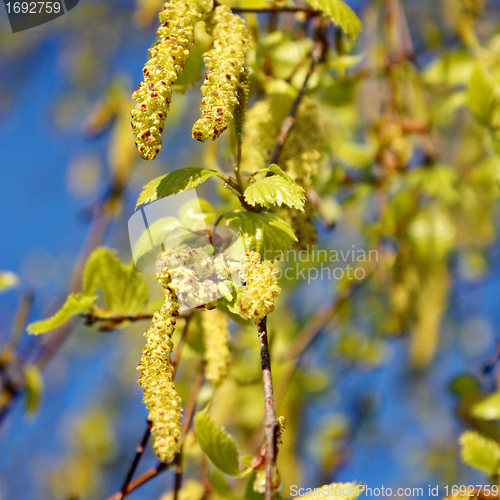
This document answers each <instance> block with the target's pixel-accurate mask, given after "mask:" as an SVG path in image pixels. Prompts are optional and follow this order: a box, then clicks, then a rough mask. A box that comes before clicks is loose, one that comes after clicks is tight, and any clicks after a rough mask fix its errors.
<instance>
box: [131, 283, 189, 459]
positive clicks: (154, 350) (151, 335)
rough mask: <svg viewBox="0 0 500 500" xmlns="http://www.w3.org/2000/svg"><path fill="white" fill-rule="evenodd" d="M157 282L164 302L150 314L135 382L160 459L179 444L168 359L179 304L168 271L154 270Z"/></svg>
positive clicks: (175, 398) (178, 418) (178, 408)
mask: <svg viewBox="0 0 500 500" xmlns="http://www.w3.org/2000/svg"><path fill="white" fill-rule="evenodd" d="M157 277H158V281H159V282H160V283H161V284H162V285H163V286H164V287H165V302H164V303H163V306H162V307H161V309H160V310H159V311H157V312H156V313H155V314H154V315H153V325H152V326H151V328H149V330H148V331H147V332H146V333H145V334H144V336H145V337H146V339H147V343H146V345H145V347H144V349H143V351H142V357H141V361H140V363H139V366H138V367H137V369H138V370H139V371H140V372H141V376H140V378H139V383H140V384H141V386H142V387H143V388H144V398H143V402H144V403H145V405H146V408H147V409H148V410H149V420H150V421H151V422H152V424H153V425H152V428H151V433H152V434H153V437H154V439H153V448H154V450H155V452H156V455H157V456H158V458H159V459H160V460H161V461H162V462H166V461H168V460H171V459H172V458H173V457H174V456H175V455H176V453H177V452H178V451H179V448H180V444H181V433H182V429H181V416H182V405H181V399H180V397H179V395H178V394H177V391H176V389H175V386H174V381H173V375H174V369H173V366H172V361H171V358H170V356H171V353H172V349H173V344H172V335H173V333H174V330H175V323H176V320H175V316H176V315H177V313H178V309H179V305H178V302H177V299H176V297H175V293H174V292H173V290H172V289H171V288H170V286H169V281H170V277H169V275H168V273H158V275H157Z"/></svg>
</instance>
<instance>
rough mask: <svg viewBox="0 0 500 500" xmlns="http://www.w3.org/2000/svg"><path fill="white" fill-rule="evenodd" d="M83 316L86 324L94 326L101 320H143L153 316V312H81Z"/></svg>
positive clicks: (118, 321) (114, 321) (119, 321)
mask: <svg viewBox="0 0 500 500" xmlns="http://www.w3.org/2000/svg"><path fill="white" fill-rule="evenodd" d="M80 316H81V317H82V318H85V324H86V325H87V326H92V325H93V324H94V323H98V322H100V321H110V322H113V323H121V322H122V321H141V320H146V319H149V320H151V319H152V318H153V315H152V314H149V313H144V314H125V315H123V314H112V315H111V314H110V315H99V314H97V313H82V314H80Z"/></svg>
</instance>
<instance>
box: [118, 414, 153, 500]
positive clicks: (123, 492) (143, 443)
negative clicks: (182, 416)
mask: <svg viewBox="0 0 500 500" xmlns="http://www.w3.org/2000/svg"><path fill="white" fill-rule="evenodd" d="M152 425H153V424H152V423H151V422H150V421H149V420H148V421H147V425H146V431H145V432H144V436H143V437H142V440H141V444H140V445H139V446H138V447H137V450H136V454H135V457H134V460H133V462H132V465H131V466H130V469H129V471H128V474H127V477H126V478H125V481H124V482H123V486H122V489H121V491H120V493H121V497H120V500H122V499H123V498H125V496H126V495H127V492H128V488H129V485H130V483H131V481H132V478H133V477H134V474H135V470H136V469H137V466H138V465H139V462H140V461H141V458H142V455H143V453H144V450H145V449H146V445H147V444H148V441H149V436H150V435H151V427H152Z"/></svg>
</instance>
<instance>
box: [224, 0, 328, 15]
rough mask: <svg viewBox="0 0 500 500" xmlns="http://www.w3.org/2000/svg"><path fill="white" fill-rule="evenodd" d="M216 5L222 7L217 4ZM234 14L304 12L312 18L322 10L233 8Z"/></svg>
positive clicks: (301, 8)
mask: <svg viewBox="0 0 500 500" xmlns="http://www.w3.org/2000/svg"><path fill="white" fill-rule="evenodd" d="M215 5H216V6H217V5H221V4H219V3H218V2H215ZM231 10H232V11H233V12H236V13H239V14H245V13H255V14H296V13H298V12H303V13H305V14H307V15H308V16H310V17H314V16H320V15H321V14H322V12H321V11H320V10H314V9H310V8H308V7H274V8H273V7H270V8H262V9H259V8H246V7H231Z"/></svg>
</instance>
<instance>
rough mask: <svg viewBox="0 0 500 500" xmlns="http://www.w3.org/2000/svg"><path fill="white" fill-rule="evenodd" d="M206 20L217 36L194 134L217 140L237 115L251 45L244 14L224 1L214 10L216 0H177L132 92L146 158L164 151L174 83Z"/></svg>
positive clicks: (168, 10)
mask: <svg viewBox="0 0 500 500" xmlns="http://www.w3.org/2000/svg"><path fill="white" fill-rule="evenodd" d="M204 19H206V20H207V25H208V27H209V29H210V32H211V34H212V36H213V38H214V41H213V47H212V48H211V49H210V50H209V51H208V52H207V53H206V54H205V56H204V57H205V63H206V66H207V72H206V78H205V83H204V84H203V87H202V91H203V100H202V104H201V110H202V116H201V118H200V119H199V120H198V121H197V122H196V123H195V125H194V127H193V137H194V138H195V139H198V140H200V141H205V140H207V139H212V140H215V139H216V138H217V137H219V135H220V134H221V133H222V132H223V131H224V130H225V129H226V128H227V127H228V125H229V123H230V122H231V120H232V119H233V114H234V110H235V108H236V107H237V105H238V90H239V87H240V81H241V80H242V79H243V78H244V75H245V70H244V68H243V63H244V60H245V55H246V52H247V50H248V47H249V45H250V35H249V33H248V30H247V28H246V26H245V23H244V21H243V19H241V18H240V17H238V16H236V15H235V14H233V12H232V11H231V9H230V8H229V7H227V6H225V5H219V6H217V7H216V8H215V9H214V4H213V0H172V1H171V2H170V3H166V4H165V5H164V8H163V11H162V12H161V13H160V22H161V26H160V28H159V29H158V32H157V35H158V43H157V44H155V45H154V46H153V47H152V48H151V49H150V51H151V58H150V59H149V61H148V62H147V63H146V65H145V66H144V70H143V74H144V80H143V81H142V82H141V84H140V85H139V88H138V89H137V90H136V91H135V92H134V94H133V98H134V99H135V100H136V107H135V109H134V110H133V111H132V129H133V131H134V134H135V137H136V146H137V149H138V151H139V153H140V154H141V156H142V157H143V158H144V159H146V160H152V159H154V158H155V157H156V155H157V154H158V153H159V152H160V149H161V135H162V132H163V128H164V123H165V119H166V117H167V113H168V110H169V107H170V102H171V100H172V86H173V84H174V82H175V81H176V79H177V77H178V76H179V75H180V74H181V72H182V70H183V69H184V67H185V66H186V63H187V61H188V58H189V54H190V52H191V50H192V49H193V45H194V31H195V26H196V23H197V22H198V21H202V20H204Z"/></svg>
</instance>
